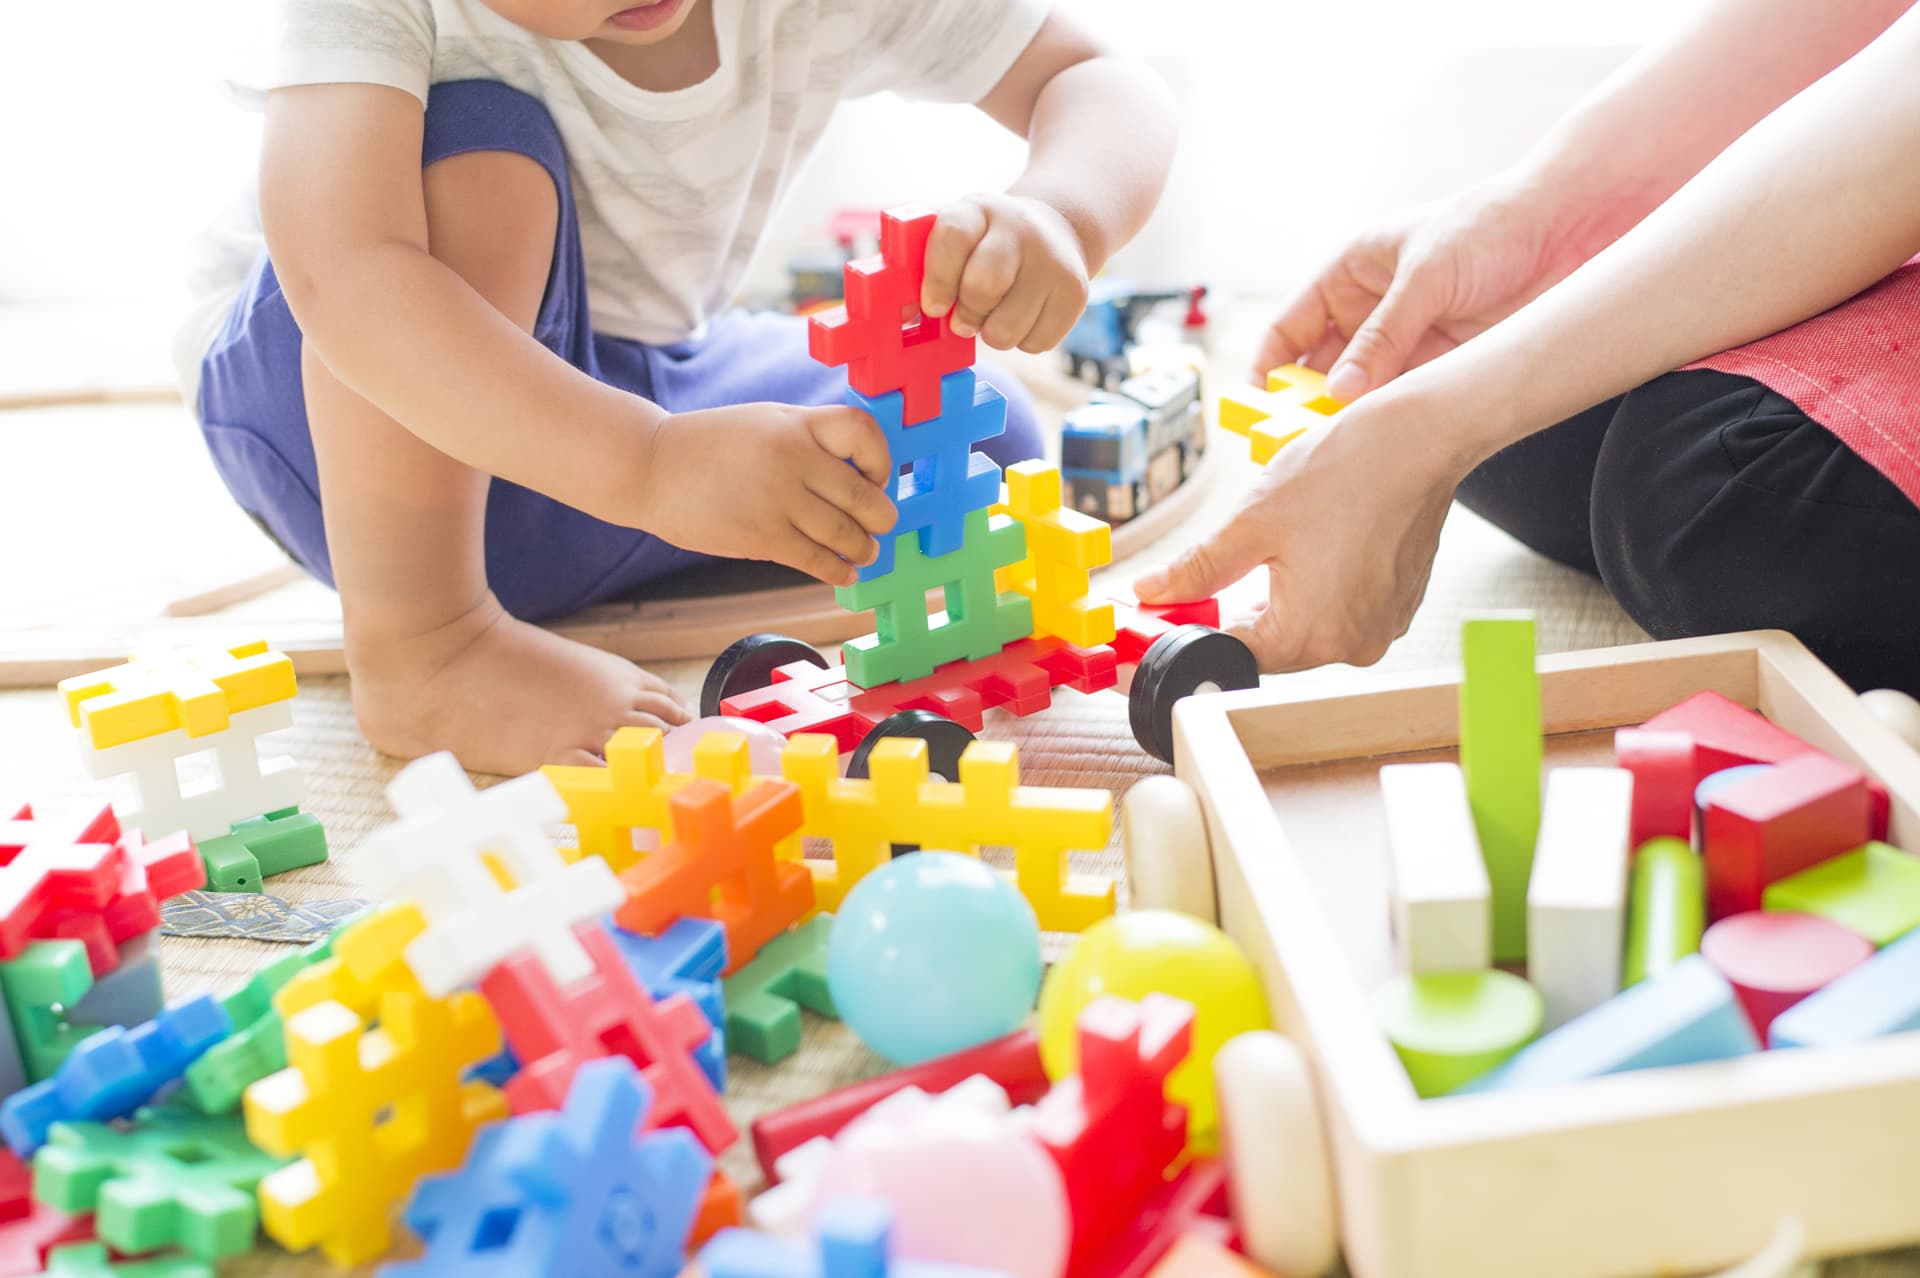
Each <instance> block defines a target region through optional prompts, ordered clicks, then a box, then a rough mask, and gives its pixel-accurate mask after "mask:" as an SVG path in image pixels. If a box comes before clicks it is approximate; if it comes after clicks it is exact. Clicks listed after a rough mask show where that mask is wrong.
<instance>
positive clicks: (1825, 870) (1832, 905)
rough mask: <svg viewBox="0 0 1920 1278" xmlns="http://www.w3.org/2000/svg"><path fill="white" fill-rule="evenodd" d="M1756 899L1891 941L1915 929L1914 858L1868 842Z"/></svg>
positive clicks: (1919, 879) (1919, 905)
mask: <svg viewBox="0 0 1920 1278" xmlns="http://www.w3.org/2000/svg"><path fill="white" fill-rule="evenodd" d="M1761 902H1762V904H1764V905H1765V907H1766V908H1767V909H1769V910H1797V911H1799V912H1800V913H1802V914H1818V915H1819V916H1821V917H1822V918H1825V919H1831V920H1832V921H1833V922H1835V923H1838V924H1839V925H1840V926H1841V927H1845V928H1851V929H1852V930H1853V931H1855V932H1858V933H1859V934H1860V935H1862V936H1864V937H1866V938H1867V939H1868V940H1869V941H1872V942H1873V943H1874V944H1875V945H1880V946H1885V945H1891V944H1892V943H1893V942H1895V941H1897V940H1899V939H1900V938H1901V937H1903V936H1905V935H1906V934H1907V933H1909V932H1911V931H1914V930H1915V929H1916V928H1920V857H1913V856H1908V855H1907V854H1906V853H1905V852H1902V851H1901V850H1900V849H1898V848H1894V847H1888V846H1887V845H1886V844H1884V843H1868V844H1865V845H1863V846H1861V847H1857V848H1855V849H1854V850H1853V851H1851V852H1849V853H1847V854H1846V855H1845V856H1837V857H1834V858H1833V859H1832V860H1831V861H1822V862H1821V863H1820V864H1819V865H1816V866H1814V867H1813V868H1812V869H1810V870H1802V871H1800V873H1798V874H1795V875H1791V876H1790V877H1788V878H1784V879H1781V880H1780V881H1779V882H1778V883H1774V884H1770V885H1769V886H1768V888H1767V890H1766V892H1765V893H1764V894H1763V895H1762V897H1761Z"/></svg>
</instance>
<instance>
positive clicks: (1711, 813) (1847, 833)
mask: <svg viewBox="0 0 1920 1278" xmlns="http://www.w3.org/2000/svg"><path fill="white" fill-rule="evenodd" d="M1871 818H1872V812H1871V804H1870V801H1869V799H1868V797H1867V785H1866V778H1865V777H1864V776H1863V775H1862V774H1861V772H1860V770H1859V769H1858V768H1855V767H1852V766H1850V765H1848V764H1845V763H1841V762H1839V761H1838V760H1836V759H1830V758H1828V757H1827V756H1826V755H1824V754H1803V755H1799V756H1797V757H1795V758H1792V759H1789V760H1787V762H1785V763H1782V764H1780V765H1778V766H1776V767H1775V768H1774V769H1773V770H1772V771H1770V772H1768V773H1767V774H1766V775H1764V776H1756V777H1750V778H1748V779H1746V780H1744V781H1741V782H1738V783H1737V784H1734V785H1730V786H1728V787H1727V788H1726V789H1724V790H1721V791H1719V792H1717V793H1716V794H1714V796H1713V797H1712V798H1711V799H1710V800H1709V801H1708V803H1707V807H1706V811H1705V812H1704V813H1703V814H1702V818H1701V829H1702V834H1703V837H1702V840H1701V842H1702V845H1703V847H1704V850H1705V854H1706V860H1707V917H1708V918H1709V919H1723V918H1726V917H1727V916H1728V915H1730V914H1744V913H1746V912H1747V911H1749V910H1757V909H1759V908H1760V905H1761V898H1762V894H1763V893H1764V892H1765V890H1766V888H1767V885H1768V884H1770V883H1777V882H1778V881H1779V880H1781V879H1784V878H1786V877H1788V876H1789V875H1793V874H1798V873H1799V872H1800V871H1802V870H1805V869H1809V868H1811V867H1812V866H1815V865H1818V864H1820V862H1822V861H1825V860H1827V859H1829V858H1831V857H1836V856H1839V855H1841V854H1842V853H1844V852H1848V851H1851V850H1852V849H1854V848H1857V847H1859V846H1860V845H1861V844H1863V843H1865V842H1866V841H1867V835H1868V832H1869V829H1870V825H1871Z"/></svg>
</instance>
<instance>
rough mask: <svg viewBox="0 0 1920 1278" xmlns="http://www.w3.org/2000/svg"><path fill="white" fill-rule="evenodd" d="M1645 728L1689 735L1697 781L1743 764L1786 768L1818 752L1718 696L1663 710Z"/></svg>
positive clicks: (1705, 695)
mask: <svg viewBox="0 0 1920 1278" xmlns="http://www.w3.org/2000/svg"><path fill="white" fill-rule="evenodd" d="M1641 726H1642V727H1644V728H1646V729H1648V730H1650V731H1655V732H1684V733H1685V734H1686V735H1687V736H1688V737H1690V738H1692V740H1693V743H1694V767H1695V774H1694V781H1695V783H1696V784H1697V783H1698V782H1699V781H1700V779H1701V778H1703V777H1705V776H1707V775H1709V774H1710V773H1714V772H1719V771H1721V770H1723V769H1726V768H1731V767H1736V766H1738V765H1739V764H1743V763H1785V762H1786V761H1787V760H1788V759H1791V758H1792V757H1793V756H1795V755H1796V754H1806V753H1807V752H1808V751H1810V750H1812V749H1813V747H1812V746H1810V745H1808V744H1807V743H1806V742H1804V741H1802V740H1801V739H1800V738H1799V737H1796V736H1794V735H1793V734H1792V733H1791V732H1788V731H1787V730H1786V729H1785V728H1782V727H1779V726H1778V725H1776V724H1774V723H1771V722H1769V721H1768V720H1767V719H1766V717H1765V716H1763V715H1759V714H1755V713H1754V712H1753V711H1751V710H1749V709H1747V708H1746V707H1745V706H1743V705H1741V704H1739V703H1738V702H1736V701H1730V700H1728V699H1727V698H1726V697H1723V696H1721V695H1720V694H1719V693H1717V692H1700V693H1695V694H1694V695H1693V696H1691V697H1688V698H1687V699H1686V700H1685V701H1682V702H1681V703H1680V704H1678V705H1676V706H1673V707H1670V708H1669V709H1666V710H1662V711H1661V712H1660V713H1659V714H1656V715H1655V716H1653V718H1651V719H1649V720H1647V721H1646V723H1644V724H1642V725H1641Z"/></svg>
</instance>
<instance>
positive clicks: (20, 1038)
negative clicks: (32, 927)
mask: <svg viewBox="0 0 1920 1278" xmlns="http://www.w3.org/2000/svg"><path fill="white" fill-rule="evenodd" d="M91 988H93V975H92V969H91V968H90V967H88V965H87V950H86V947H85V946H84V945H81V944H80V942H78V941H37V942H35V943H34V944H32V945H29V946H28V947H27V952H26V953H25V954H23V955H21V956H20V957H19V958H17V959H13V960H10V961H8V962H5V963H0V992H3V993H4V994H5V996H6V1003H7V1018H8V1020H9V1022H10V1023H11V1024H12V1027H13V1033H14V1040H15V1046H16V1047H17V1048H18V1050H19V1053H20V1063H21V1066H22V1067H23V1069H24V1071H25V1073H26V1078H27V1081H28V1082H29V1083H37V1082H39V1081H40V1080H41V1079H43V1078H49V1077H51V1076H52V1074H53V1072H54V1071H55V1070H56V1069H58V1068H59V1067H60V1062H61V1061H63V1060H65V1059H66V1058H67V1053H69V1052H71V1051H72V1050H73V1047H74V1044H76V1043H78V1042H79V1041H80V1040H81V1039H83V1038H85V1037H86V1036H87V1035H88V1034H89V1033H91V1032H92V1029H91V1027H86V1026H79V1025H74V1024H71V1023H70V1022H69V1021H68V1020H67V1016H66V1010H65V1009H67V1008H69V1007H72V1006H74V1005H75V1004H77V1003H79V1002H80V1001H81V1000H82V999H83V998H85V997H86V994H87V991H88V990H90V989H91Z"/></svg>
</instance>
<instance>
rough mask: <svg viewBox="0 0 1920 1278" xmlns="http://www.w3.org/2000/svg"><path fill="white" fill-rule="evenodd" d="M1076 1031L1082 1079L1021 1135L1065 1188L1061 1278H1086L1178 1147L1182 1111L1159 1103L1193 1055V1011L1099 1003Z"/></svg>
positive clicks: (1182, 1137) (1149, 1196) (1107, 999)
mask: <svg viewBox="0 0 1920 1278" xmlns="http://www.w3.org/2000/svg"><path fill="white" fill-rule="evenodd" d="M1078 1024H1079V1032H1080V1072H1079V1073H1078V1074H1077V1075H1074V1076H1072V1077H1069V1078H1064V1079H1062V1080H1061V1081H1060V1082H1059V1083H1058V1084H1057V1085H1056V1086H1055V1087H1054V1088H1053V1090H1052V1091H1050V1092H1048V1093H1047V1094H1046V1095H1045V1096H1044V1097H1042V1098H1041V1100H1040V1103H1039V1104H1038V1105H1036V1106H1034V1109H1033V1119H1032V1123H1031V1125H1030V1128H1029V1130H1030V1131H1031V1132H1032V1134H1033V1137H1034V1139H1035V1140H1037V1141H1038V1142H1039V1143H1040V1145H1041V1146H1042V1147H1043V1148H1044V1149H1045V1150H1046V1151H1047V1152H1048V1153H1049V1154H1051V1155H1052V1156H1053V1161H1054V1163H1055V1164H1056V1165H1057V1166H1058V1167H1059V1168H1060V1177H1061V1179H1062V1180H1063V1181H1064V1182H1065V1184H1066V1189H1067V1205H1068V1207H1069V1208H1070V1209H1071V1211H1072V1213H1073V1250H1072V1252H1071V1254H1070V1255H1069V1256H1068V1259H1067V1278H1090V1275H1091V1273H1092V1272H1093V1271H1092V1265H1093V1264H1094V1262H1095V1261H1096V1260H1097V1259H1098V1258H1099V1257H1100V1255H1101V1254H1102V1253H1103V1252H1105V1250H1106V1249H1107V1248H1108V1247H1109V1246H1110V1245H1112V1244H1113V1242H1114V1240H1115V1239H1117V1238H1119V1237H1121V1236H1122V1234H1123V1233H1124V1232H1125V1231H1126V1229H1127V1227H1128V1226H1129V1225H1130V1224H1131V1223H1132V1222H1133V1221H1134V1220H1135V1218H1136V1217H1138V1216H1139V1215H1140V1213H1141V1211H1142V1209H1143V1208H1144V1207H1145V1206H1146V1204H1147V1203H1149V1202H1151V1201H1153V1200H1154V1198H1155V1196H1156V1195H1157V1194H1158V1193H1159V1192H1160V1189H1161V1187H1162V1186H1163V1185H1164V1184H1165V1182H1166V1179H1167V1169H1168V1168H1169V1167H1171V1166H1172V1165H1173V1162H1174V1160H1175V1159H1176V1158H1178V1157H1179V1156H1180V1153H1181V1151H1182V1150H1183V1149H1185V1147H1186V1143H1187V1110H1186V1107H1185V1106H1184V1105H1176V1104H1173V1103H1172V1102H1170V1101H1169V1100H1167V1097H1166V1087H1167V1075H1168V1074H1170V1073H1172V1072H1173V1070H1174V1068H1175V1067H1176V1066H1178V1065H1179V1064H1180V1062H1181V1061H1183V1060H1185V1059H1186V1056H1187V1052H1188V1051H1189V1049H1190V1047H1191V1045H1192V1042H1193V1006H1192V1004H1190V1003H1186V1002H1184V1001H1182V1000H1180V999H1175V998H1168V997H1167V996H1165V995H1161V994H1149V995H1148V996H1147V997H1146V998H1145V999H1143V1000H1141V1001H1140V1002H1139V1003H1129V1002H1127V1001H1126V1000H1125V999H1120V998H1114V997H1112V996H1110V995H1103V996H1102V997H1100V998H1097V999H1095V1000H1094V1001H1093V1002H1092V1003H1089V1004H1088V1005H1087V1007H1086V1010H1085V1011H1083V1012H1081V1013H1080V1019H1079V1023H1078Z"/></svg>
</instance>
